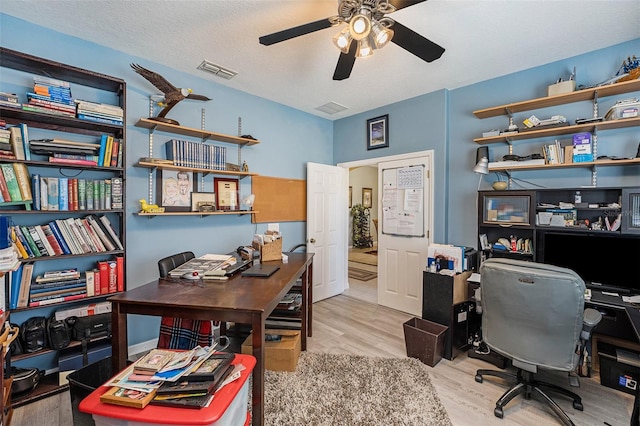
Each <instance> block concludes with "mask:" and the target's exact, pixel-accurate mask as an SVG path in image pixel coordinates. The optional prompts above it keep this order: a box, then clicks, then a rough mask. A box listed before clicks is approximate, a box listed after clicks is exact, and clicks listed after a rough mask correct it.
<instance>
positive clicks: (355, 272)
mask: <svg viewBox="0 0 640 426" xmlns="http://www.w3.org/2000/svg"><path fill="white" fill-rule="evenodd" d="M377 276H378V273H377V272H371V271H365V270H364V269H358V268H349V278H353V279H355V280H359V281H369V280H372V279H374V278H375V277H377Z"/></svg>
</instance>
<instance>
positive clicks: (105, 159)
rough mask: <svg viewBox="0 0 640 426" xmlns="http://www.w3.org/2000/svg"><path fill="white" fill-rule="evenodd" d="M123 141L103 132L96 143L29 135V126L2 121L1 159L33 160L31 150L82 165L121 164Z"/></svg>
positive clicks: (55, 161) (52, 158)
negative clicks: (33, 137) (8, 124)
mask: <svg viewBox="0 0 640 426" xmlns="http://www.w3.org/2000/svg"><path fill="white" fill-rule="evenodd" d="M122 151H123V141H122V139H119V138H115V137H114V136H113V135H108V134H103V135H101V137H100V140H99V141H97V142H96V143H92V142H77V141H69V140H65V139H60V138H54V139H29V127H28V126H27V124H25V123H21V124H19V125H17V126H10V127H7V126H6V122H5V124H4V126H2V125H1V124H0V159H9V160H13V159H15V160H27V161H30V160H31V153H34V154H39V155H45V156H48V157H49V162H52V163H64V164H76V165H82V166H101V167H122V156H123V153H122Z"/></svg>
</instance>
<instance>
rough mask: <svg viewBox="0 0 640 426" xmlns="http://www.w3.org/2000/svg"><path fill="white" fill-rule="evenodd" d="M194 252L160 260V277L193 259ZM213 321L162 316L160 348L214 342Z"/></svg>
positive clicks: (183, 347) (181, 347) (189, 346)
mask: <svg viewBox="0 0 640 426" xmlns="http://www.w3.org/2000/svg"><path fill="white" fill-rule="evenodd" d="M194 257H195V255H194V254H193V252H190V251H185V252H182V253H178V254H174V255H172V256H168V257H165V258H163V259H160V260H159V261H158V272H159V273H160V278H166V277H167V276H168V275H169V271H171V270H172V269H175V268H177V267H178V266H180V265H182V264H183V263H185V262H187V261H189V260H191V259H193V258H194ZM212 330H213V328H212V322H211V321H202V320H192V319H186V318H174V317H162V320H161V321H160V336H159V338H158V348H163V349H191V348H193V347H195V346H196V345H200V346H210V345H211V344H212V339H213V336H212Z"/></svg>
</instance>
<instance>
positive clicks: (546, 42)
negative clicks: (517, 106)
mask: <svg viewBox="0 0 640 426" xmlns="http://www.w3.org/2000/svg"><path fill="white" fill-rule="evenodd" d="M0 12H3V13H6V14H8V15H12V16H15V17H18V18H21V19H24V20H26V21H29V22H33V23H35V24H38V25H41V26H44V27H47V28H51V29H54V30H57V31H59V32H62V33H65V34H69V35H72V36H76V37H79V38H82V39H85V40H89V41H92V42H95V43H99V44H101V45H106V46H109V47H111V48H113V49H116V50H120V51H123V52H126V53H128V54H131V55H135V56H138V57H141V58H144V59H147V60H149V61H154V62H158V63H161V64H164V65H167V66H169V67H171V68H175V69H178V70H181V71H184V72H187V73H191V74H193V75H196V76H198V77H201V78H206V79H211V80H212V81H215V82H216V83H219V84H223V85H227V86H229V87H233V88H235V89H239V90H242V91H245V92H248V93H251V94H253V95H256V96H260V97H264V98H267V99H270V100H273V101H276V102H279V103H282V104H285V105H289V106H291V107H293V108H297V109H300V110H302V111H306V112H309V113H312V114H316V115H319V116H321V117H325V118H329V119H338V118H342V117H346V116H349V115H353V114H356V113H360V112H363V111H367V110H370V109H373V108H376V107H379V106H382V105H387V104H390V103H393V102H397V101H401V100H404V99H408V98H412V97H414V96H418V95H421V94H425V93H429V92H433V91H435V90H439V89H443V88H448V89H454V88H457V87H461V86H465V85H468V84H472V83H475V82H478V81H483V80H487V79H490V78H493V77H498V76H501V75H505V74H509V73H512V72H515V71H519V70H523V69H527V68H531V67H534V66H537V65H542V64H546V63H549V62H553V61H556V60H559V59H563V58H567V57H570V56H574V55H578V54H582V53H585V52H589V51H592V50H596V49H599V48H602V47H607V46H610V45H613V44H617V43H620V42H623V41H628V40H632V39H635V38H637V37H640V1H639V0H608V1H593V0H557V1H556V0H536V1H523V0H508V1H500V0H473V1H463V0H429V1H425V2H423V3H420V4H417V5H413V6H410V7H407V8H404V9H402V10H400V11H397V12H395V13H393V14H392V15H390V16H391V17H392V18H394V19H396V20H397V21H398V22H400V23H402V24H403V25H405V26H407V27H409V28H411V29H412V30H414V31H416V32H417V33H419V34H421V35H423V36H424V37H426V38H428V39H430V40H432V41H434V42H435V43H437V44H439V45H441V46H443V47H444V48H445V49H446V51H445V53H444V55H443V56H442V57H441V58H440V59H438V60H437V61H435V62H431V63H426V62H424V61H422V60H420V59H418V58H417V57H415V56H413V55H412V54H410V53H408V52H407V51H405V50H404V49H401V48H400V47H398V46H397V45H395V44H393V43H390V44H389V45H387V46H386V47H385V48H384V49H382V50H379V51H377V52H376V53H375V54H374V55H373V56H372V57H369V58H364V59H357V60H356V63H355V66H354V69H353V72H352V73H351V77H350V78H349V79H347V80H344V81H333V80H332V76H333V71H334V69H335V65H336V62H337V60H338V55H339V52H338V50H337V49H336V48H335V47H334V45H333V44H332V42H331V38H332V36H333V35H334V34H336V33H337V32H339V29H337V28H329V29H325V30H321V31H317V32H315V33H312V34H308V35H305V36H301V37H298V38H295V39H291V40H288V41H285V42H282V43H278V44H275V45H272V46H263V45H260V44H259V43H258V37H259V36H261V35H266V34H270V33H273V32H276V31H280V30H282V29H286V28H290V27H293V26H297V25H300V24H304V23H308V22H311V21H316V20H319V19H323V18H327V17H329V16H333V15H336V13H337V1H335V0H209V1H204V0H200V1H188V0H173V1H161V0H153V1H151V0H137V1H131V0H100V1H90V0H76V1H71V0H64V1H63V0H31V1H28V0H27V1H17V0H0ZM639 47H640V46H639ZM633 53H635V54H636V55H637V54H640V49H638V51H636V52H629V54H633ZM203 59H207V60H209V61H211V62H214V63H216V64H218V65H222V66H223V67H226V68H229V69H231V70H234V71H237V72H238V75H237V76H236V77H235V78H233V79H232V80H223V79H220V78H218V77H215V76H212V75H210V74H207V73H204V72H202V71H200V70H197V69H196V67H197V66H198V65H199V64H200V63H201V62H202V60H203ZM143 65H144V64H143ZM568 71H569V70H568ZM612 72H615V70H613V69H612ZM328 102H336V103H338V104H341V105H344V106H346V107H347V108H348V109H347V110H346V111H343V112H341V113H337V114H334V115H329V114H326V113H323V112H320V111H318V110H316V109H315V108H317V107H319V106H321V105H323V104H326V103H328Z"/></svg>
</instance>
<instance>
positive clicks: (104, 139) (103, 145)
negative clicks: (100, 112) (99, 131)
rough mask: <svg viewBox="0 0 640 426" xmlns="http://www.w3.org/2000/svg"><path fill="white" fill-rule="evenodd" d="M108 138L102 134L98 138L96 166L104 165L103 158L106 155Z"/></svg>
mask: <svg viewBox="0 0 640 426" xmlns="http://www.w3.org/2000/svg"><path fill="white" fill-rule="evenodd" d="M108 138H109V135H106V134H103V135H102V136H101V137H100V150H99V151H98V164H99V165H102V164H104V157H105V155H106V152H107V140H108Z"/></svg>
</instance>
